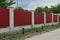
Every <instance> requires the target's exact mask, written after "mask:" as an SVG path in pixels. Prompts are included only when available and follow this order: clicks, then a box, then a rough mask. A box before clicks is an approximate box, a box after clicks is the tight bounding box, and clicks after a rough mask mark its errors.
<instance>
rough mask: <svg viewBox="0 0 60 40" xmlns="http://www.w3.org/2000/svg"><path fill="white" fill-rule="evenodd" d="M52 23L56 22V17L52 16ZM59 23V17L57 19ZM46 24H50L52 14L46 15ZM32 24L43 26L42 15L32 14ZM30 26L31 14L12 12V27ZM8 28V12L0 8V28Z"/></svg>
mask: <svg viewBox="0 0 60 40" xmlns="http://www.w3.org/2000/svg"><path fill="white" fill-rule="evenodd" d="M53 19H54V20H53V21H54V22H57V15H54V17H53ZM59 21H60V17H59ZM46 22H47V23H51V22H52V14H46ZM34 23H35V24H43V23H44V14H43V13H37V12H35V13H34ZM31 24H32V13H31V12H28V11H19V10H14V25H15V26H23V25H31ZM8 26H9V10H8V9H4V8H0V28H4V27H8Z"/></svg>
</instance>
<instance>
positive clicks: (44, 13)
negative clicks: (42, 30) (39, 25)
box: [43, 12, 46, 25]
mask: <svg viewBox="0 0 60 40" xmlns="http://www.w3.org/2000/svg"><path fill="white" fill-rule="evenodd" d="M43 13H44V25H46V13H45V12H43Z"/></svg>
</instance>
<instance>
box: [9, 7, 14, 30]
mask: <svg viewBox="0 0 60 40" xmlns="http://www.w3.org/2000/svg"><path fill="white" fill-rule="evenodd" d="M9 18H10V21H9V22H10V29H11V30H12V29H13V28H14V10H13V7H9Z"/></svg>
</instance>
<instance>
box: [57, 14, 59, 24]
mask: <svg viewBox="0 0 60 40" xmlns="http://www.w3.org/2000/svg"><path fill="white" fill-rule="evenodd" d="M57 23H59V14H57Z"/></svg>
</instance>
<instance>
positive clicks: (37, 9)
mask: <svg viewBox="0 0 60 40" xmlns="http://www.w3.org/2000/svg"><path fill="white" fill-rule="evenodd" d="M42 11H43V8H42V7H37V8H36V9H35V12H42Z"/></svg>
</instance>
